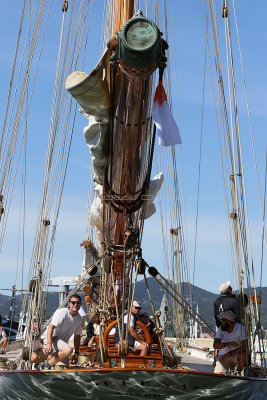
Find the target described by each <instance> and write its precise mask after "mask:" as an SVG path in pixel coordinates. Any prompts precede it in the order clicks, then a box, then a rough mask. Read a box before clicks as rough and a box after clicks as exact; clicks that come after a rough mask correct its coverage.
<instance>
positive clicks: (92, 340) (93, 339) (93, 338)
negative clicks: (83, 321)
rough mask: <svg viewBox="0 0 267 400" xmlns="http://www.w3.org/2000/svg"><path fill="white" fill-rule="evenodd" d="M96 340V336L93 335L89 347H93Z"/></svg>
mask: <svg viewBox="0 0 267 400" xmlns="http://www.w3.org/2000/svg"><path fill="white" fill-rule="evenodd" d="M94 342H95V336H92V337H91V339H90V340H89V342H88V347H92V344H93V343H94Z"/></svg>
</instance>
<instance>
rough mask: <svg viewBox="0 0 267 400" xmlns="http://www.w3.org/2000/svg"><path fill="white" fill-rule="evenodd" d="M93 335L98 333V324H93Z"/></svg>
mask: <svg viewBox="0 0 267 400" xmlns="http://www.w3.org/2000/svg"><path fill="white" fill-rule="evenodd" d="M93 327H94V332H95V335H99V334H100V324H93Z"/></svg>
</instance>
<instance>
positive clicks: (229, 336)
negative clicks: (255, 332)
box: [215, 322, 247, 356]
mask: <svg viewBox="0 0 267 400" xmlns="http://www.w3.org/2000/svg"><path fill="white" fill-rule="evenodd" d="M215 338H217V339H221V343H228V342H236V343H237V344H238V347H241V342H242V340H247V334H246V330H245V327H244V325H241V324H239V323H238V322H235V326H234V329H233V331H232V332H227V331H222V329H221V328H219V329H218V330H217V332H216V336H215ZM236 348H237V347H233V346H226V347H224V348H223V349H220V350H219V353H218V354H219V356H222V355H224V354H227V353H229V351H232V350H235V349H236Z"/></svg>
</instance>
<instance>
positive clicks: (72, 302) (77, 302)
mask: <svg viewBox="0 0 267 400" xmlns="http://www.w3.org/2000/svg"><path fill="white" fill-rule="evenodd" d="M70 303H71V304H73V305H74V306H75V304H77V306H80V305H81V302H80V301H70Z"/></svg>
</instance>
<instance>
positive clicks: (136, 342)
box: [114, 300, 149, 357]
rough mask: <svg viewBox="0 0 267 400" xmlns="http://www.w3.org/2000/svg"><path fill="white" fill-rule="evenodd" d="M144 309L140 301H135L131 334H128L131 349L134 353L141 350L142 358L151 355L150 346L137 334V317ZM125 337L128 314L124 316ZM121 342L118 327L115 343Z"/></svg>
mask: <svg viewBox="0 0 267 400" xmlns="http://www.w3.org/2000/svg"><path fill="white" fill-rule="evenodd" d="M141 309H142V307H141V304H140V303H139V301H136V300H135V301H134V302H133V307H132V311H131V316H130V326H129V334H128V344H129V348H130V349H131V350H133V351H135V350H140V356H141V357H143V356H148V354H149V344H148V343H146V341H145V339H144V338H143V337H142V336H139V335H138V334H137V332H136V322H137V316H138V314H139V312H140V310H141ZM123 320H124V321H123V322H124V337H125V336H126V326H127V322H128V314H126V315H125V316H124V319H123ZM119 323H120V325H121V326H122V317H121V318H120V321H119ZM119 341H120V336H119V328H118V325H117V327H116V331H115V336H114V342H115V343H116V344H117V345H118V343H119Z"/></svg>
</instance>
